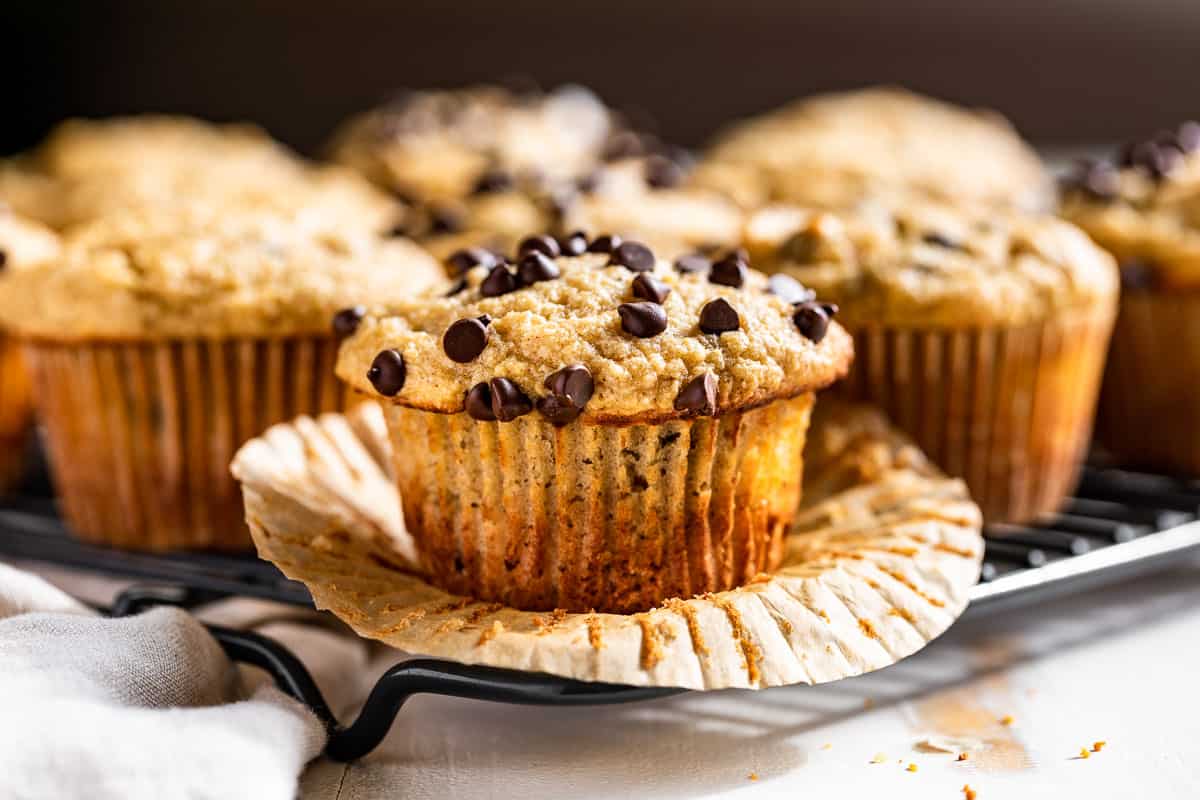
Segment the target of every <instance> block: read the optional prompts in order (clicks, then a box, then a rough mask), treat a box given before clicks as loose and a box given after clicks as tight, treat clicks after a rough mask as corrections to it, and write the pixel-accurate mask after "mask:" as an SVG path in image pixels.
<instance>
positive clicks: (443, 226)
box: [429, 208, 467, 233]
mask: <svg viewBox="0 0 1200 800" xmlns="http://www.w3.org/2000/svg"><path fill="white" fill-rule="evenodd" d="M466 224H467V221H466V218H465V217H464V215H463V213H462V212H461V211H455V210H453V209H449V208H440V209H437V208H435V209H433V210H432V211H430V212H429V230H430V231H431V232H433V233H458V232H459V231H461V230H462V229H463V228H464V227H465V226H466Z"/></svg>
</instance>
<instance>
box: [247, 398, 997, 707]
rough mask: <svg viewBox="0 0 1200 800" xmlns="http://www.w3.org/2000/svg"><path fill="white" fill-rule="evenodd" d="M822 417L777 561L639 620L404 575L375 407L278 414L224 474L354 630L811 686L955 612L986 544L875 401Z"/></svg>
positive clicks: (644, 676) (694, 685)
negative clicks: (483, 596) (806, 488)
mask: <svg viewBox="0 0 1200 800" xmlns="http://www.w3.org/2000/svg"><path fill="white" fill-rule="evenodd" d="M820 420H822V421H818V422H816V425H817V426H820V425H822V424H827V425H831V426H835V425H836V426H839V427H838V430H837V431H836V434H835V435H828V434H827V433H825V434H823V433H822V432H821V431H820V429H819V427H818V432H817V435H816V436H815V440H816V444H814V445H813V448H815V449H816V452H814V451H813V450H809V451H807V452H806V459H807V460H808V461H809V462H810V464H811V465H812V468H813V469H816V470H817V471H818V473H819V476H818V480H819V481H820V483H819V484H818V485H817V486H815V487H814V494H815V495H816V496H817V497H818V500H817V502H816V503H815V504H810V505H805V506H803V507H802V509H801V511H800V513H799V514H798V518H797V520H796V523H795V525H794V527H793V533H792V535H790V536H789V537H788V539H787V545H788V552H787V555H786V556H785V558H784V564H783V566H782V567H781V568H780V569H778V570H776V571H775V572H773V573H772V574H770V575H762V576H759V577H758V578H756V579H755V580H754V581H752V582H751V583H750V584H748V585H746V586H743V587H741V588H739V589H735V590H731V591H727V592H721V593H717V594H711V595H704V596H700V597H695V598H691V599H677V600H671V601H668V602H666V603H664V604H663V605H662V606H660V607H658V608H655V609H653V610H650V611H647V612H644V613H639V614H627V615H620V614H597V613H575V614H572V613H565V612H549V613H534V612H524V611H518V610H516V609H512V608H506V607H504V606H502V605H500V604H498V603H481V602H477V601H474V600H472V599H470V598H465V597H458V596H455V595H451V594H448V593H446V592H443V591H441V590H439V589H436V588H434V587H433V586H430V585H429V584H427V583H425V582H424V581H423V580H422V579H421V578H420V577H419V576H418V575H416V574H413V573H411V572H408V571H406V567H405V566H404V565H405V564H413V563H416V552H415V549H414V547H413V543H412V540H411V539H410V538H409V537H408V534H407V533H406V532H405V531H404V527H403V522H402V517H401V512H400V503H399V497H398V495H397V494H396V491H395V489H394V487H393V484H392V483H391V480H390V478H389V477H388V475H387V472H386V470H387V467H386V466H385V464H384V463H381V462H379V461H378V460H377V454H378V453H379V452H380V451H381V450H382V451H384V452H386V444H385V437H386V432H385V429H384V423H383V419H382V414H381V413H380V410H379V409H378V408H377V407H374V406H370V405H364V406H360V407H359V408H357V409H354V410H352V411H351V412H349V414H348V415H345V416H343V415H337V414H328V415H324V416H322V417H320V418H318V419H315V420H314V419H311V418H307V417H301V418H299V419H297V420H295V421H294V422H292V423H289V424H283V425H277V426H275V427H273V428H271V429H270V430H269V431H268V432H267V433H266V434H264V435H263V436H262V437H260V438H258V439H255V440H253V441H251V442H250V443H248V444H247V445H246V446H245V447H243V448H242V450H241V451H240V452H239V453H238V456H237V458H236V459H235V460H234V463H233V467H232V469H233V473H234V475H235V476H236V477H237V478H238V479H239V480H241V481H242V485H243V490H244V495H245V501H246V519H247V522H248V523H249V526H250V530H251V534H252V535H253V537H254V541H255V544H256V545H257V546H258V549H259V554H260V555H261V556H262V557H263V558H265V559H267V560H269V561H272V562H274V563H275V564H276V565H277V566H278V567H279V568H280V569H281V570H282V571H283V572H284V574H286V575H287V576H288V577H290V578H293V579H295V580H299V581H301V582H303V583H304V584H305V585H306V586H308V588H309V590H310V591H311V592H312V595H313V599H314V601H315V602H316V604H317V606H318V607H319V608H324V609H328V610H330V611H332V612H333V613H334V614H335V615H337V616H338V617H340V618H341V619H342V620H344V621H345V622H346V623H347V624H349V625H350V626H351V627H352V628H353V629H354V630H355V631H356V632H358V633H359V634H360V635H362V636H365V637H368V638H372V639H377V640H380V641H382V642H385V643H387V644H390V645H392V646H394V647H397V648H400V649H402V650H405V651H407V652H410V653H416V654H423V655H430V656H437V657H441V658H448V659H453V660H456V661H460V662H463V663H471V664H486V665H489V666H495V667H507V668H512V669H519V670H528V671H536V672H544V673H550V674H554V675H560V676H563V677H568V678H574V679H578V680H585V681H603V682H612V683H621V684H629V685H636V686H674V687H684V688H689V689H722V688H730V687H745V688H764V687H768V686H778V685H784V684H793V683H809V684H814V683H824V682H827V681H833V680H838V679H841V678H846V677H850V676H853V675H858V674H861V673H864V672H870V671H872V670H875V669H880V668H881V667H885V666H888V665H890V664H892V663H895V662H896V661H899V660H900V659H902V658H904V657H906V656H908V655H910V654H912V653H914V652H916V651H917V650H919V649H921V648H922V647H923V646H924V645H925V644H926V643H928V642H929V641H930V640H932V639H933V638H935V637H936V636H938V635H940V634H941V633H942V632H943V631H945V630H946V628H948V627H949V626H950V624H951V623H952V622H953V621H954V620H955V619H956V618H957V617H958V616H959V615H960V614H961V613H962V611H963V610H964V609H965V607H966V605H967V597H968V592H969V590H970V587H971V586H972V585H973V584H974V583H975V582H976V580H977V578H978V574H979V566H980V561H981V559H982V555H983V540H982V538H981V535H980V524H981V522H980V515H979V510H978V508H977V507H976V506H975V505H974V504H973V503H972V502H971V501H970V499H969V498H968V497H967V493H966V488H965V486H964V484H963V483H962V482H961V481H957V480H953V479H947V478H944V477H941V476H940V475H938V474H936V472H935V471H934V470H933V469H932V468H930V467H929V465H928V462H926V461H925V460H924V459H923V458H922V457H921V456H920V454H919V452H917V451H916V450H915V449H914V448H912V447H911V446H910V445H907V444H906V443H905V442H904V441H903V440H902V439H901V437H898V436H897V435H896V434H894V433H893V432H892V431H891V430H890V429H887V428H886V427H885V426H884V424H883V423H882V422H880V421H879V417H878V414H877V413H876V412H872V411H861V410H859V411H854V412H849V413H848V414H846V415H845V417H844V418H843V419H838V418H837V417H836V415H833V416H829V417H826V416H821V417H820ZM831 442H832V443H835V445H836V446H834V447H830V443H831ZM821 448H825V449H826V450H827V451H828V452H821Z"/></svg>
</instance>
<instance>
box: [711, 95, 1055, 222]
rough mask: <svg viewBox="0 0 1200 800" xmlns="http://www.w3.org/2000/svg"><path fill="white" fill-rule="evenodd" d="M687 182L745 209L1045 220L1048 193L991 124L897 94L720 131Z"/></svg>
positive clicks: (807, 108) (1033, 161)
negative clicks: (940, 208)
mask: <svg viewBox="0 0 1200 800" xmlns="http://www.w3.org/2000/svg"><path fill="white" fill-rule="evenodd" d="M694 180H695V181H696V182H697V183H698V184H700V185H703V186H708V187H711V188H715V189H718V190H721V191H724V192H725V193H726V194H728V195H729V196H731V197H733V198H734V199H736V200H738V201H739V202H741V203H742V204H743V205H745V206H747V207H751V208H753V207H759V206H762V205H764V204H766V203H771V202H788V203H799V204H803V205H809V206H816V207H820V208H827V209H849V208H854V207H856V206H857V205H858V204H860V203H861V202H863V201H864V200H869V199H879V198H882V199H884V200H887V201H889V202H890V201H896V200H898V199H904V198H908V197H915V198H917V199H923V200H927V201H928V200H932V201H937V202H946V203H950V204H953V205H968V206H975V207H985V208H1016V209H1025V210H1039V211H1040V210H1046V209H1049V208H1050V207H1051V206H1052V203H1053V199H1054V196H1053V185H1052V182H1051V181H1050V179H1049V176H1048V174H1047V173H1046V171H1045V169H1044V168H1043V166H1042V164H1041V162H1040V161H1039V159H1038V157H1037V155H1036V154H1035V153H1034V152H1033V150H1032V149H1031V148H1030V147H1029V146H1028V145H1026V144H1025V143H1024V142H1023V141H1021V138H1020V137H1019V136H1018V135H1017V133H1016V132H1015V131H1014V130H1013V128H1012V127H1011V126H1010V125H1009V124H1008V122H1007V121H1006V120H1004V118H1002V117H1001V116H1000V115H999V114H996V113H995V112H991V111H976V110H969V109H964V108H959V107H957V106H953V105H950V104H948V103H944V102H941V101H938V100H934V99H931V98H928V97H922V96H920V95H916V94H913V93H911V92H908V91H905V90H903V89H898V88H887V87H878V88H871V89H862V90H859V91H853V92H845V93H841V94H829V95H818V96H816V97H811V98H807V99H804V100H799V101H797V102H794V103H791V104H790V105H786V106H784V107H782V108H780V109H777V110H775V111H772V112H770V113H767V114H764V115H762V116H759V117H755V118H752V119H749V120H746V121H743V122H740V123H737V124H735V125H733V126H732V127H730V128H729V129H728V130H727V131H725V132H724V133H723V134H721V135H720V136H718V137H717V140H716V141H715V142H714V143H713V145H712V147H711V149H710V150H709V151H708V153H707V155H706V157H705V158H704V160H703V162H702V163H701V165H700V167H699V169H698V170H697V174H696V176H695V178H694Z"/></svg>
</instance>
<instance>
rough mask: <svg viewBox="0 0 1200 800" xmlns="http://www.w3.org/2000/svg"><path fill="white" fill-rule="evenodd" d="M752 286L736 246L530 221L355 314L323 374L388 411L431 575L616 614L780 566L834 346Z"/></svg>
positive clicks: (526, 602)
mask: <svg viewBox="0 0 1200 800" xmlns="http://www.w3.org/2000/svg"><path fill="white" fill-rule="evenodd" d="M564 252H566V253H570V254H571V255H563V253H564ZM769 289H770V287H769V286H768V284H767V280H766V278H765V277H764V276H762V275H760V274H759V273H757V272H754V271H752V270H750V269H748V267H747V264H746V262H745V257H744V254H741V253H730V254H728V255H726V256H724V257H723V258H720V259H719V260H717V261H716V262H715V263H710V262H707V261H706V260H704V259H702V258H698V257H690V258H685V259H681V260H680V261H679V262H677V263H676V264H674V265H672V264H671V263H669V262H667V261H665V260H661V259H656V258H655V256H654V254H653V253H652V252H651V251H650V250H649V249H648V248H646V247H645V246H644V245H641V244H638V243H636V242H629V241H627V242H621V243H619V244H615V243H614V240H613V238H612V237H610V236H600V237H596V238H594V239H590V240H589V239H587V238H584V237H572V238H571V239H569V240H566V241H562V242H557V241H555V240H553V239H551V238H549V237H535V238H531V239H530V240H528V241H526V242H524V243H523V244H522V247H521V251H520V252H519V254H518V257H517V260H516V265H515V269H514V268H511V267H510V266H509V265H507V264H505V263H503V262H500V261H499V260H497V259H495V258H492V259H487V258H486V257H484V258H483V260H481V261H480V262H479V263H477V264H475V265H473V266H471V267H470V268H469V269H468V270H467V272H466V273H465V276H464V278H463V280H462V282H461V283H460V284H458V285H457V286H456V287H455V291H454V292H453V293H452V294H450V295H449V296H447V295H445V294H444V293H443V292H441V291H433V292H428V293H426V294H425V295H423V296H421V297H418V298H413V299H411V300H409V301H407V302H404V303H401V304H398V305H396V306H394V308H393V313H392V314H390V315H384V316H372V315H368V316H367V317H366V318H365V319H363V321H362V323H361V324H360V326H359V327H358V330H357V332H356V333H355V334H354V335H353V337H351V338H350V339H348V340H347V341H346V343H345V344H344V345H343V347H342V350H341V353H340V356H339V359H338V374H339V375H340V376H341V377H342V378H343V379H344V380H346V381H348V382H349V383H350V384H351V385H352V386H354V387H355V388H356V389H359V390H360V391H362V392H365V393H367V394H370V395H373V396H375V397H377V398H379V400H380V402H381V403H382V404H383V406H384V408H385V411H386V416H387V421H388V426H389V429H390V432H391V436H392V439H393V442H394V444H395V448H394V449H395V453H396V458H395V468H396V473H397V476H398V481H399V487H400V493H401V496H402V497H403V503H404V514H405V520H406V523H407V525H408V528H409V530H410V532H411V533H412V534H413V536H414V538H415V540H416V542H417V545H418V547H419V548H420V550H421V554H422V557H423V559H424V565H425V568H426V569H427V571H428V573H429V576H430V579H431V580H432V581H434V582H435V583H437V584H438V585H439V586H442V587H443V588H446V589H447V590H449V591H452V592H456V593H465V594H469V595H472V596H475V597H479V598H483V599H489V600H495V601H499V602H503V603H506V604H509V605H513V606H515V607H517V608H524V609H546V610H549V609H554V608H565V609H570V610H576V611H585V610H588V609H591V608H595V609H597V610H607V611H618V612H632V611H639V610H646V609H649V608H651V607H653V606H655V605H657V604H658V603H659V602H661V601H662V600H664V599H666V598H670V597H690V596H692V595H694V594H696V593H700V592H706V591H717V590H721V589H728V588H731V587H733V586H737V585H740V584H742V583H745V582H747V581H748V580H750V579H751V578H753V577H754V576H755V575H756V574H758V573H759V572H762V571H764V570H769V569H771V568H773V567H775V566H777V565H778V563H779V559H780V556H781V552H780V548H781V545H782V538H783V535H784V532H785V531H786V529H787V527H788V524H789V522H790V520H791V518H792V516H793V513H794V512H795V509H796V505H797V501H798V499H799V493H800V477H801V451H802V449H803V444H804V438H805V432H806V429H807V426H808V418H809V411H810V409H811V407H812V403H813V393H814V392H815V391H817V390H818V389H821V388H824V387H825V386H828V385H829V384H830V383H832V382H833V381H834V380H836V379H837V378H838V377H839V376H841V375H842V374H844V373H845V371H846V369H847V367H848V366H849V363H850V360H851V357H852V347H851V342H850V338H849V336H848V335H847V334H846V333H845V331H843V330H842V329H841V328H840V327H839V326H838V325H837V324H836V323H832V322H829V319H828V310H827V309H824V308H823V307H821V306H819V305H817V304H815V303H814V302H813V301H812V297H811V296H810V295H809V294H807V293H802V295H803V296H799V297H795V296H780V295H776V294H773V293H772V292H771V291H770V290H769ZM794 303H799V306H794V305H793V304H794ZM811 308H817V309H818V310H820V311H821V313H822V314H824V315H825V322H826V324H825V325H823V326H811V325H808V324H807V323H804V324H800V325H798V324H797V320H798V319H802V318H803V319H806V317H805V316H804V313H806V312H807V310H809V309H811Z"/></svg>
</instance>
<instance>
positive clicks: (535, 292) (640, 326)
mask: <svg viewBox="0 0 1200 800" xmlns="http://www.w3.org/2000/svg"><path fill="white" fill-rule="evenodd" d="M563 253H567V254H569V255H563ZM575 254H578V255H575ZM460 256H461V257H460V258H457V259H454V261H455V262H456V263H459V264H460V265H461V266H462V267H464V268H465V269H466V271H465V273H464V275H463V277H462V279H461V281H460V282H459V283H458V284H456V285H455V286H454V287H453V289H452V290H451V292H450V293H447V292H446V291H445V289H442V288H439V289H436V290H430V291H427V292H425V293H424V294H422V295H420V296H418V297H413V298H411V299H409V300H407V301H404V302H402V303H399V304H397V305H395V306H393V307H392V313H390V314H387V315H383V316H379V315H371V314H368V315H366V316H365V318H363V319H361V321H359V323H358V325H357V329H356V331H355V332H354V334H353V335H352V336H351V337H350V338H349V339H348V340H347V341H346V342H345V343H344V344H343V345H342V350H341V353H340V355H339V359H338V375H339V376H341V377H342V379H343V380H345V381H347V382H348V383H350V384H352V385H353V386H354V387H355V388H357V389H360V390H362V391H364V392H367V393H370V394H372V395H374V396H377V397H382V398H390V399H391V401H392V402H394V403H397V404H400V405H404V406H408V407H412V408H419V409H424V410H428V411H435V412H442V413H455V412H459V411H463V410H466V411H467V413H468V414H470V415H471V416H472V417H474V418H476V419H480V420H492V419H500V420H501V421H508V420H511V419H514V418H515V417H517V416H521V415H523V414H526V413H534V412H536V413H540V414H541V415H542V416H543V417H545V418H546V419H548V420H549V421H551V422H554V423H555V424H565V423H567V422H570V421H572V420H574V419H576V418H582V419H583V420H584V421H585V422H600V423H634V422H660V421H665V420H669V419H675V418H681V417H686V416H695V415H699V414H714V413H715V414H720V413H725V412H728V411H734V410H738V409H745V408H749V407H753V406H755V405H759V404H762V403H766V402H769V401H771V400H773V399H776V398H780V397H787V396H792V395H796V394H799V393H802V392H808V391H813V390H816V389H820V388H822V387H824V386H827V385H828V384H830V383H832V382H833V381H834V380H836V379H837V378H838V377H840V376H842V375H843V374H845V372H846V370H847V369H848V367H849V364H850V360H851V358H852V344H851V341H850V338H849V336H848V335H847V334H846V332H845V331H844V330H843V329H842V328H841V327H840V326H838V325H837V324H836V323H834V322H831V319H830V318H831V316H832V315H833V314H834V313H836V309H834V308H832V307H830V306H827V305H823V304H820V303H818V302H815V300H814V298H813V296H812V293H811V292H807V291H805V290H804V288H803V287H801V286H799V285H797V284H796V283H795V282H794V281H783V282H780V281H776V282H775V283H774V284H770V285H769V284H768V280H767V278H766V277H765V276H764V275H762V274H760V273H758V272H755V271H754V270H751V269H749V268H748V267H747V263H746V258H745V254H744V253H737V252H734V253H730V254H728V255H726V256H724V257H722V258H720V259H718V260H717V261H716V262H712V263H710V262H708V261H706V260H705V259H703V258H699V257H689V258H685V259H681V260H680V261H678V262H676V263H675V264H671V263H669V262H667V261H666V260H664V259H657V258H656V257H655V256H654V254H653V253H652V252H651V251H650V250H649V248H647V247H645V246H644V245H641V244H638V243H636V242H630V241H624V242H622V241H620V240H619V239H615V238H614V237H609V236H601V237H597V238H595V239H592V240H590V241H589V240H588V239H586V238H584V237H581V236H580V237H571V238H569V239H566V240H563V241H561V242H558V241H555V240H553V239H551V238H550V237H535V238H531V239H530V240H527V241H526V242H523V243H522V246H521V250H520V252H519V254H518V258H517V263H516V264H515V266H510V265H509V264H506V263H504V262H501V261H499V260H498V259H497V258H496V257H495V256H494V255H492V254H490V253H487V252H485V251H477V252H468V253H464V254H460ZM769 289H773V290H774V291H770V290H769Z"/></svg>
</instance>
